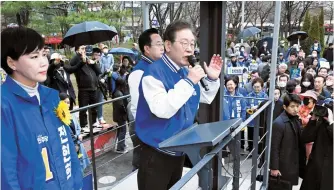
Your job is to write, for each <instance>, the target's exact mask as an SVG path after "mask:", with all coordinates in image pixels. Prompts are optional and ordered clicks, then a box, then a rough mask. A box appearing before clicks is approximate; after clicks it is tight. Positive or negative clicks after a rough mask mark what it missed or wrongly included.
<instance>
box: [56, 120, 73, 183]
mask: <svg viewBox="0 0 334 190" xmlns="http://www.w3.org/2000/svg"><path fill="white" fill-rule="evenodd" d="M58 132H59V136H60V142H61V144H62V151H63V158H64V159H63V160H64V165H65V171H66V176H67V179H69V178H70V177H71V176H72V173H71V172H72V169H71V152H70V145H69V143H68V137H67V133H66V129H65V126H64V125H62V126H60V127H59V128H58Z"/></svg>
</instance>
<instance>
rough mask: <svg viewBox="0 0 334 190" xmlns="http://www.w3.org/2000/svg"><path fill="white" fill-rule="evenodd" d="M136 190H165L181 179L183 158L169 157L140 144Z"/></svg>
mask: <svg viewBox="0 0 334 190" xmlns="http://www.w3.org/2000/svg"><path fill="white" fill-rule="evenodd" d="M140 147H141V152H140V164H139V170H138V175H137V183H138V190H167V189H170V188H171V187H172V186H173V185H174V184H175V183H176V182H177V181H179V179H181V177H182V171H183V163H184V158H185V156H184V155H183V156H170V155H167V154H165V153H162V152H159V151H157V150H155V149H154V148H152V147H150V146H148V145H146V144H144V143H141V146H140Z"/></svg>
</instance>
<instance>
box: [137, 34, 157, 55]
mask: <svg viewBox="0 0 334 190" xmlns="http://www.w3.org/2000/svg"><path fill="white" fill-rule="evenodd" d="M152 34H159V31H158V30H157V29H155V28H150V29H147V30H145V31H144V32H143V33H141V34H140V36H139V38H138V44H139V49H140V51H141V52H142V53H143V54H144V53H145V48H144V47H145V46H151V43H152V39H151V35H152Z"/></svg>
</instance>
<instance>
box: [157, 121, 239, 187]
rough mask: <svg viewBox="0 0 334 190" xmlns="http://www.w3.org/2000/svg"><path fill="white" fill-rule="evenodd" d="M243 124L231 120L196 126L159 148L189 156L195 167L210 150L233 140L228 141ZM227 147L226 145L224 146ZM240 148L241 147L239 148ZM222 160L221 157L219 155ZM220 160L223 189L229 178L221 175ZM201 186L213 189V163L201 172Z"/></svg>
mask: <svg viewBox="0 0 334 190" xmlns="http://www.w3.org/2000/svg"><path fill="white" fill-rule="evenodd" d="M241 123H242V119H240V118H237V119H231V120H226V121H218V122H213V123H205V124H194V125H192V126H191V127H189V128H187V129H185V130H183V131H181V132H180V133H178V134H176V135H174V136H172V137H170V138H168V139H166V140H165V141H163V142H161V143H160V144H159V148H160V149H163V150H170V151H180V152H184V153H186V154H187V155H188V157H189V159H190V161H191V162H192V164H193V165H194V166H195V165H196V164H197V163H198V162H199V161H200V160H201V159H202V158H203V156H204V155H205V154H206V153H208V152H209V150H210V149H213V148H215V147H216V146H218V145H221V144H222V143H224V144H227V143H228V142H229V141H230V140H231V139H227V138H228V137H229V136H230V135H231V133H232V131H234V129H235V128H237V127H238V126H239V125H240V124H241ZM223 146H225V145H223ZM239 147H240V146H239ZM203 150H204V151H203ZM218 159H220V160H221V155H220V154H218ZM220 160H218V162H217V165H218V179H217V180H218V188H219V189H221V188H222V187H223V186H224V185H225V183H227V180H228V178H226V177H225V178H224V177H223V176H222V175H221V168H222V163H221V161H220ZM210 163H211V162H210ZM198 175H199V186H200V187H201V188H202V190H211V189H212V188H213V183H212V179H213V167H212V163H211V164H209V163H208V164H207V165H206V166H204V167H203V168H202V169H201V170H200V171H199V172H198Z"/></svg>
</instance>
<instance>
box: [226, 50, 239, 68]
mask: <svg viewBox="0 0 334 190" xmlns="http://www.w3.org/2000/svg"><path fill="white" fill-rule="evenodd" d="M230 58H231V60H230V61H229V62H228V63H227V67H237V57H236V55H235V54H233V53H232V54H230Z"/></svg>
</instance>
